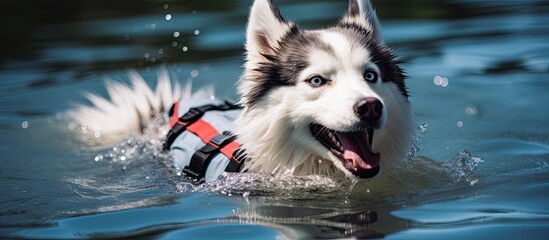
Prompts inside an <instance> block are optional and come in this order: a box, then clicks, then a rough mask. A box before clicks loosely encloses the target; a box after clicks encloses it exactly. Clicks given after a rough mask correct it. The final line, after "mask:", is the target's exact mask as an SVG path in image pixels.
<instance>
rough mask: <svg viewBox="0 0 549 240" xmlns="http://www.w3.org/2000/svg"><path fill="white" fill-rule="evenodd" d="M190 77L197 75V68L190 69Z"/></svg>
mask: <svg viewBox="0 0 549 240" xmlns="http://www.w3.org/2000/svg"><path fill="white" fill-rule="evenodd" d="M191 77H193V78H195V77H198V70H196V69H193V70H192V71H191Z"/></svg>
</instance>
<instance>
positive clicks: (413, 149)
mask: <svg viewBox="0 0 549 240" xmlns="http://www.w3.org/2000/svg"><path fill="white" fill-rule="evenodd" d="M427 126H428V125H427V123H422V124H420V125H419V126H418V127H417V134H415V135H414V136H413V137H412V143H411V146H410V151H408V154H407V155H406V161H409V160H411V159H413V158H414V156H415V155H416V153H417V152H418V151H419V150H420V149H419V147H418V143H419V141H420V140H421V139H422V138H423V136H425V133H427Z"/></svg>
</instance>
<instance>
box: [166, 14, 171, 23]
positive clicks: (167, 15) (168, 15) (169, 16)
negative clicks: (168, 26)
mask: <svg viewBox="0 0 549 240" xmlns="http://www.w3.org/2000/svg"><path fill="white" fill-rule="evenodd" d="M165 18H166V21H170V20H172V15H171V14H169V13H168V14H166V17H165Z"/></svg>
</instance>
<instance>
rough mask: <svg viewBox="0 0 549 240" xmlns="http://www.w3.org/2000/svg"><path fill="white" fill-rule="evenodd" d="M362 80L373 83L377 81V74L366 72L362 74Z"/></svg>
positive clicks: (370, 71)
mask: <svg viewBox="0 0 549 240" xmlns="http://www.w3.org/2000/svg"><path fill="white" fill-rule="evenodd" d="M364 80H366V81H368V82H371V83H375V82H376V81H377V73H376V72H374V71H372V70H368V71H366V72H365V73H364Z"/></svg>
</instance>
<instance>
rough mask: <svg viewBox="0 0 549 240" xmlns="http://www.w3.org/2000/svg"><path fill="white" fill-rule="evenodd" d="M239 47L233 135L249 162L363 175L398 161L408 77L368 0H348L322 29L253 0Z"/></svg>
mask: <svg viewBox="0 0 549 240" xmlns="http://www.w3.org/2000/svg"><path fill="white" fill-rule="evenodd" d="M246 50H247V55H246V64H245V70H244V74H243V76H242V78H241V80H240V83H239V93H240V95H241V104H242V105H243V106H244V108H245V109H244V111H243V114H242V116H241V118H240V119H239V121H238V122H237V133H238V134H239V136H240V140H241V142H242V143H243V144H244V147H245V148H246V150H247V151H248V153H249V154H250V155H251V156H252V158H253V161H252V162H251V163H249V164H247V165H246V166H247V168H249V169H252V170H255V171H266V172H276V171H281V169H283V168H284V169H289V170H291V171H292V172H294V173H298V174H299V173H302V174H318V173H320V174H322V173H331V172H332V171H337V169H339V170H341V171H343V172H344V173H345V174H347V175H348V176H356V177H360V178H369V177H372V176H375V175H376V174H377V173H378V172H379V169H380V164H393V163H394V162H395V161H396V160H400V159H403V158H404V157H405V155H406V153H407V152H408V150H409V148H410V138H411V134H412V120H411V109H410V105H409V102H408V92H407V90H406V86H405V82H404V79H405V76H404V74H403V71H402V69H401V68H400V67H399V66H398V64H397V62H396V61H395V59H394V55H393V53H392V51H391V49H390V48H388V47H387V46H386V45H385V44H384V42H383V40H382V39H381V34H380V28H379V23H378V20H377V17H376V14H375V12H374V11H373V9H372V6H371V5H370V3H369V1H368V0H349V7H348V10H347V13H346V14H345V15H344V16H343V18H342V19H341V21H340V22H339V23H338V24H337V25H336V26H335V27H332V28H328V29H321V30H303V29H300V28H299V27H297V25H295V24H294V23H292V22H288V21H286V20H285V19H284V18H283V17H282V15H281V14H280V12H279V11H278V9H277V7H276V6H275V5H274V2H273V0H256V1H255V2H254V4H253V7H252V10H251V14H250V18H249V23H248V28H247V42H246Z"/></svg>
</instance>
